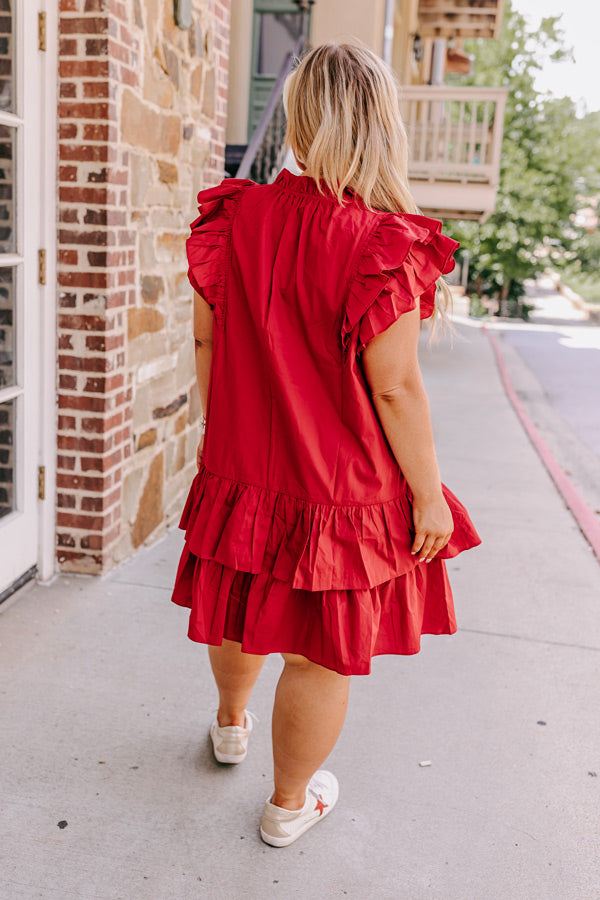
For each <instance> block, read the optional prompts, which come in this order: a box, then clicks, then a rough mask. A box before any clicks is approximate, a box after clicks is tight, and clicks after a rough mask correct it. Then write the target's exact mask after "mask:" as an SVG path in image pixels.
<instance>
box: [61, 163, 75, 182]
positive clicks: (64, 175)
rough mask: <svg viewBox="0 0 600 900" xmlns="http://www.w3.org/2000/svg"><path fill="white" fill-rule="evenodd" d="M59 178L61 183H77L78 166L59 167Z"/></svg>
mask: <svg viewBox="0 0 600 900" xmlns="http://www.w3.org/2000/svg"><path fill="white" fill-rule="evenodd" d="M58 177H59V180H60V181H76V180H77V166H59V167H58Z"/></svg>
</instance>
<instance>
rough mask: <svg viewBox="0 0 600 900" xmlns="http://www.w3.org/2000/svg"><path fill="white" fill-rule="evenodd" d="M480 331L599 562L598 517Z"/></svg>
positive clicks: (496, 350) (494, 346) (529, 433)
mask: <svg viewBox="0 0 600 900" xmlns="http://www.w3.org/2000/svg"><path fill="white" fill-rule="evenodd" d="M482 330H483V333H484V334H485V335H486V336H487V338H488V340H489V341H490V344H491V346H492V350H493V352H494V357H495V359H496V364H497V366H498V371H499V373H500V378H501V381H502V384H503V386H504V390H505V391H506V395H507V397H508V399H509V400H510V402H511V404H512V406H513V408H514V410H515V412H516V413H517V416H518V417H519V419H520V421H521V424H522V425H523V428H524V429H525V431H526V433H527V436H528V437H529V440H530V441H531V443H532V444H533V446H534V448H535V450H536V451H537V453H538V455H539V457H540V459H541V460H542V462H543V463H544V465H545V467H546V469H547V470H548V473H549V475H550V477H551V478H552V480H553V482H554V484H555V485H556V487H557V489H558V492H559V494H560V495H561V497H562V498H563V500H564V501H565V503H566V505H567V507H568V509H569V510H570V512H571V514H572V515H573V518H574V519H575V521H576V523H577V525H578V527H579V529H580V531H581V532H582V534H583V536H584V537H585V539H586V540H587V541H588V543H589V545H590V547H591V548H592V550H593V551H594V554H595V555H596V557H597V559H598V561H599V562H600V522H598V519H597V518H596V516H595V515H594V512H593V510H592V509H590V507H589V506H588V504H587V503H586V502H585V500H584V499H583V497H582V496H581V494H580V493H579V492H578V491H577V489H576V488H575V485H574V484H573V483H572V481H571V479H570V478H569V476H568V475H567V473H566V472H565V470H564V469H563V468H562V466H560V465H559V463H558V462H557V461H556V459H555V457H554V455H553V453H552V451H551V450H550V447H549V446H548V444H547V443H546V441H545V440H544V438H543V437H542V436H541V434H540V433H539V431H538V430H537V428H536V426H535V425H534V423H533V421H532V420H531V418H530V417H529V415H528V414H527V412H526V411H525V408H524V406H523V404H522V403H521V401H520V400H519V398H518V396H517V393H516V391H515V389H514V387H513V384H512V381H511V378H510V375H509V372H508V368H507V366H506V363H505V362H504V359H503V357H502V353H501V351H500V347H499V345H498V342H497V340H496V338H495V337H494V336H493V335H492V334H490V332H489V330H488V329H487V328H486V326H485V324H483V325H482Z"/></svg>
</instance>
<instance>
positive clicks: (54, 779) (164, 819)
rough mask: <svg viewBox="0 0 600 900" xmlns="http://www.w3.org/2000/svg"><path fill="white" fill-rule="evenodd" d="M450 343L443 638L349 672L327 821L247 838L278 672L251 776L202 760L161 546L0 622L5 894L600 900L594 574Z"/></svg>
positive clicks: (527, 448)
mask: <svg viewBox="0 0 600 900" xmlns="http://www.w3.org/2000/svg"><path fill="white" fill-rule="evenodd" d="M457 332H458V333H457V336H456V339H455V346H454V349H453V350H450V349H449V348H448V346H447V344H445V343H444V344H442V345H441V346H438V347H434V348H433V350H432V351H431V352H430V351H429V350H428V349H426V348H423V354H422V361H423V369H424V374H425V377H426V381H427V387H428V390H429V393H430V398H431V405H432V414H433V418H434V423H435V431H436V439H437V447H438V453H439V457H440V460H441V466H442V474H443V478H444V481H445V482H446V483H447V484H448V486H449V487H450V488H451V489H452V490H453V491H454V492H455V493H456V494H457V495H458V496H459V497H460V498H461V499H462V501H463V502H464V503H465V505H466V506H467V508H468V509H469V511H470V513H471V515H472V517H473V520H474V522H475V523H476V525H477V526H478V529H479V531H480V533H481V536H482V538H483V545H482V546H481V547H480V548H478V549H476V550H473V551H470V552H469V553H466V554H464V555H462V556H460V557H458V559H456V560H452V561H450V563H449V571H450V575H451V578H452V582H453V586H454V592H455V599H456V607H457V617H458V621H459V629H460V630H459V633H458V634H457V635H455V636H453V637H425V638H424V639H423V650H422V652H421V653H420V654H419V655H417V656H414V657H405V658H392V657H381V658H379V659H377V660H375V662H374V666H373V673H372V675H371V676H369V677H363V678H355V679H354V680H353V686H352V690H351V703H350V710H349V714H348V720H347V725H346V728H345V731H344V733H343V735H342V738H341V739H340V742H339V744H338V746H337V748H336V749H335V751H334V753H333V754H332V757H331V759H330V761H329V766H330V767H331V768H332V770H333V771H335V772H336V774H337V775H338V777H339V779H340V783H341V795H340V802H339V805H338V807H337V809H336V810H335V811H334V812H333V813H332V815H331V817H330V818H328V819H327V821H325V822H324V823H323V824H322V825H320V826H318V827H317V828H315V829H314V830H312V831H310V832H309V833H308V834H307V835H305V836H304V837H303V838H302V839H301V840H299V841H298V842H297V843H296V844H293V845H292V846H291V847H289V848H286V849H282V850H276V849H273V848H270V847H267V846H265V845H264V844H263V843H262V842H261V841H260V838H259V836H258V822H259V818H260V814H261V808H262V803H263V801H264V800H265V798H266V797H267V795H268V793H269V791H270V788H271V755H270V754H271V751H270V733H269V732H270V725H269V718H270V710H271V703H272V696H273V689H274V685H275V681H276V679H277V676H278V672H279V670H280V662H279V660H278V658H277V657H271V658H270V659H269V660H268V662H267V665H266V667H265V670H264V673H263V675H262V677H261V679H260V681H259V683H258V686H257V689H256V694H255V697H254V698H253V703H252V707H251V708H252V709H253V711H254V712H256V713H257V714H258V716H259V718H260V722H259V724H258V725H257V726H256V727H255V731H254V734H253V738H252V744H251V751H250V753H249V755H248V759H247V761H246V762H245V763H244V765H243V766H240V767H239V768H235V769H234V768H227V767H223V766H219V765H217V764H216V763H214V762H213V760H212V757H211V753H210V747H209V740H208V737H207V730H208V726H209V724H210V722H211V720H212V716H213V709H214V708H215V704H216V696H215V692H214V689H213V686H212V684H211V679H210V676H209V668H208V662H207V654H206V649H205V648H204V647H200V646H198V645H194V644H192V643H191V642H190V641H188V640H187V638H186V636H185V635H186V625H187V614H186V611H185V610H183V609H180V608H178V607H175V606H173V605H172V604H170V602H169V592H170V587H171V583H172V580H173V573H174V569H175V565H176V561H177V556H178V552H179V549H180V546H181V538H180V536H179V534H177V533H172V534H169V535H168V536H167V538H165V539H164V540H163V541H161V542H160V543H159V544H156V545H155V546H153V547H151V548H148V549H147V550H144V551H142V552H140V553H139V554H138V555H137V556H136V557H135V559H133V560H132V561H131V562H129V563H128V564H126V565H124V566H122V567H121V568H120V569H119V570H118V571H117V572H116V573H114V574H113V575H112V576H110V577H108V578H105V579H96V580H94V579H90V578H84V577H61V578H59V579H57V580H56V581H55V582H54V583H53V584H52V585H51V586H49V587H42V586H38V587H33V588H30V589H27V590H25V591H24V592H22V593H21V595H20V596H19V597H17V598H16V599H15V600H14V601H12V602H11V603H10V605H9V606H7V607H6V606H5V608H3V609H2V615H1V616H0V642H1V648H0V656H1V664H0V665H1V692H2V708H3V720H4V723H5V724H4V727H3V730H2V738H1V741H2V747H1V782H0V791H1V796H2V813H1V822H2V824H1V826H0V847H1V851H0V852H1V854H2V867H1V868H2V874H1V876H0V878H1V883H0V897H1V898H2V900H16V898H25V900H33V898H38V897H41V898H48V900H50V898H51V900H58V898H61V900H65V898H77V900H92V898H94V900H120V898H122V900H146V898H149V900H171V898H177V900H188V898H190V900H191V898H210V900H212V898H215V900H216V898H224V900H238V898H240V900H241V898H252V900H253V898H285V900H288V898H302V900H304V898H315V900H321V898H334V897H343V896H346V897H349V898H356V900H365V898H378V900H379V898H384V900H388V898H389V900H596V898H598V897H600V861H599V860H600V840H599V828H600V720H599V717H598V709H599V708H600V688H599V679H598V671H599V663H600V655H599V651H600V615H599V606H598V604H599V600H600V568H599V567H598V564H597V562H596V561H595V560H594V558H593V556H592V553H591V552H590V550H589V548H588V546H587V544H586V543H585V541H584V539H583V538H582V536H581V534H580V533H579V531H578V529H577V527H576V525H575V523H574V521H573V520H572V518H571V516H570V514H569V513H568V512H567V510H566V509H565V508H564V506H563V503H562V501H561V499H560V498H559V496H558V495H557V493H556V491H555V489H554V487H553V485H552V483H551V481H550V479H549V477H548V476H547V474H546V472H545V470H544V469H543V467H542V465H541V463H540V461H539V459H538V457H537V456H536V454H535V452H534V450H533V449H532V447H531V445H530V444H529V442H528V439H527V437H526V436H525V434H524V432H523V431H522V429H521V426H520V424H519V422H518V420H517V418H516V416H515V414H514V412H513V410H512V408H511V407H510V406H509V404H508V401H507V400H506V398H505V395H504V392H503V389H502V387H501V385H500V382H499V379H498V375H497V372H496V368H495V364H494V361H493V357H492V353H491V349H490V346H489V343H488V341H487V339H486V337H485V336H484V335H483V334H482V332H481V330H480V329H479V328H478V327H477V326H476V324H473V325H471V326H469V325H466V324H463V325H460V326H458V328H457ZM422 760H431V766H429V767H424V768H421V767H419V761H422ZM59 823H61V824H63V823H67V824H66V825H64V824H63V827H61V826H60V825H59Z"/></svg>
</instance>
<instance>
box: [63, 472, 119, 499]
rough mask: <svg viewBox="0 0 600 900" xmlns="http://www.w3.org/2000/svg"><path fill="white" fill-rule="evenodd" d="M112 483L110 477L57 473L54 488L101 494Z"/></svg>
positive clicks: (111, 477)
mask: <svg viewBox="0 0 600 900" xmlns="http://www.w3.org/2000/svg"><path fill="white" fill-rule="evenodd" d="M112 483H113V476H112V475H102V476H98V475H72V474H70V473H67V472H59V473H58V475H57V476H56V486H57V487H58V488H63V489H64V490H72V491H89V492H91V493H98V494H101V493H103V492H104V491H107V490H108V489H109V488H110V487H111V486H112Z"/></svg>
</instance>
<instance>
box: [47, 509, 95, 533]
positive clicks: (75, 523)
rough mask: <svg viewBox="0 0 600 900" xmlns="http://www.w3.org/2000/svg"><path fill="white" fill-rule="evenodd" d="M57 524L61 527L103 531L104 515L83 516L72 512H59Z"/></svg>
mask: <svg viewBox="0 0 600 900" xmlns="http://www.w3.org/2000/svg"><path fill="white" fill-rule="evenodd" d="M56 524H57V525H58V527H59V528H60V527H61V526H62V527H63V528H81V529H85V530H86V531H102V528H103V525H104V517H103V516H81V515H77V514H76V513H71V512H58V513H57V515H56Z"/></svg>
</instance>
